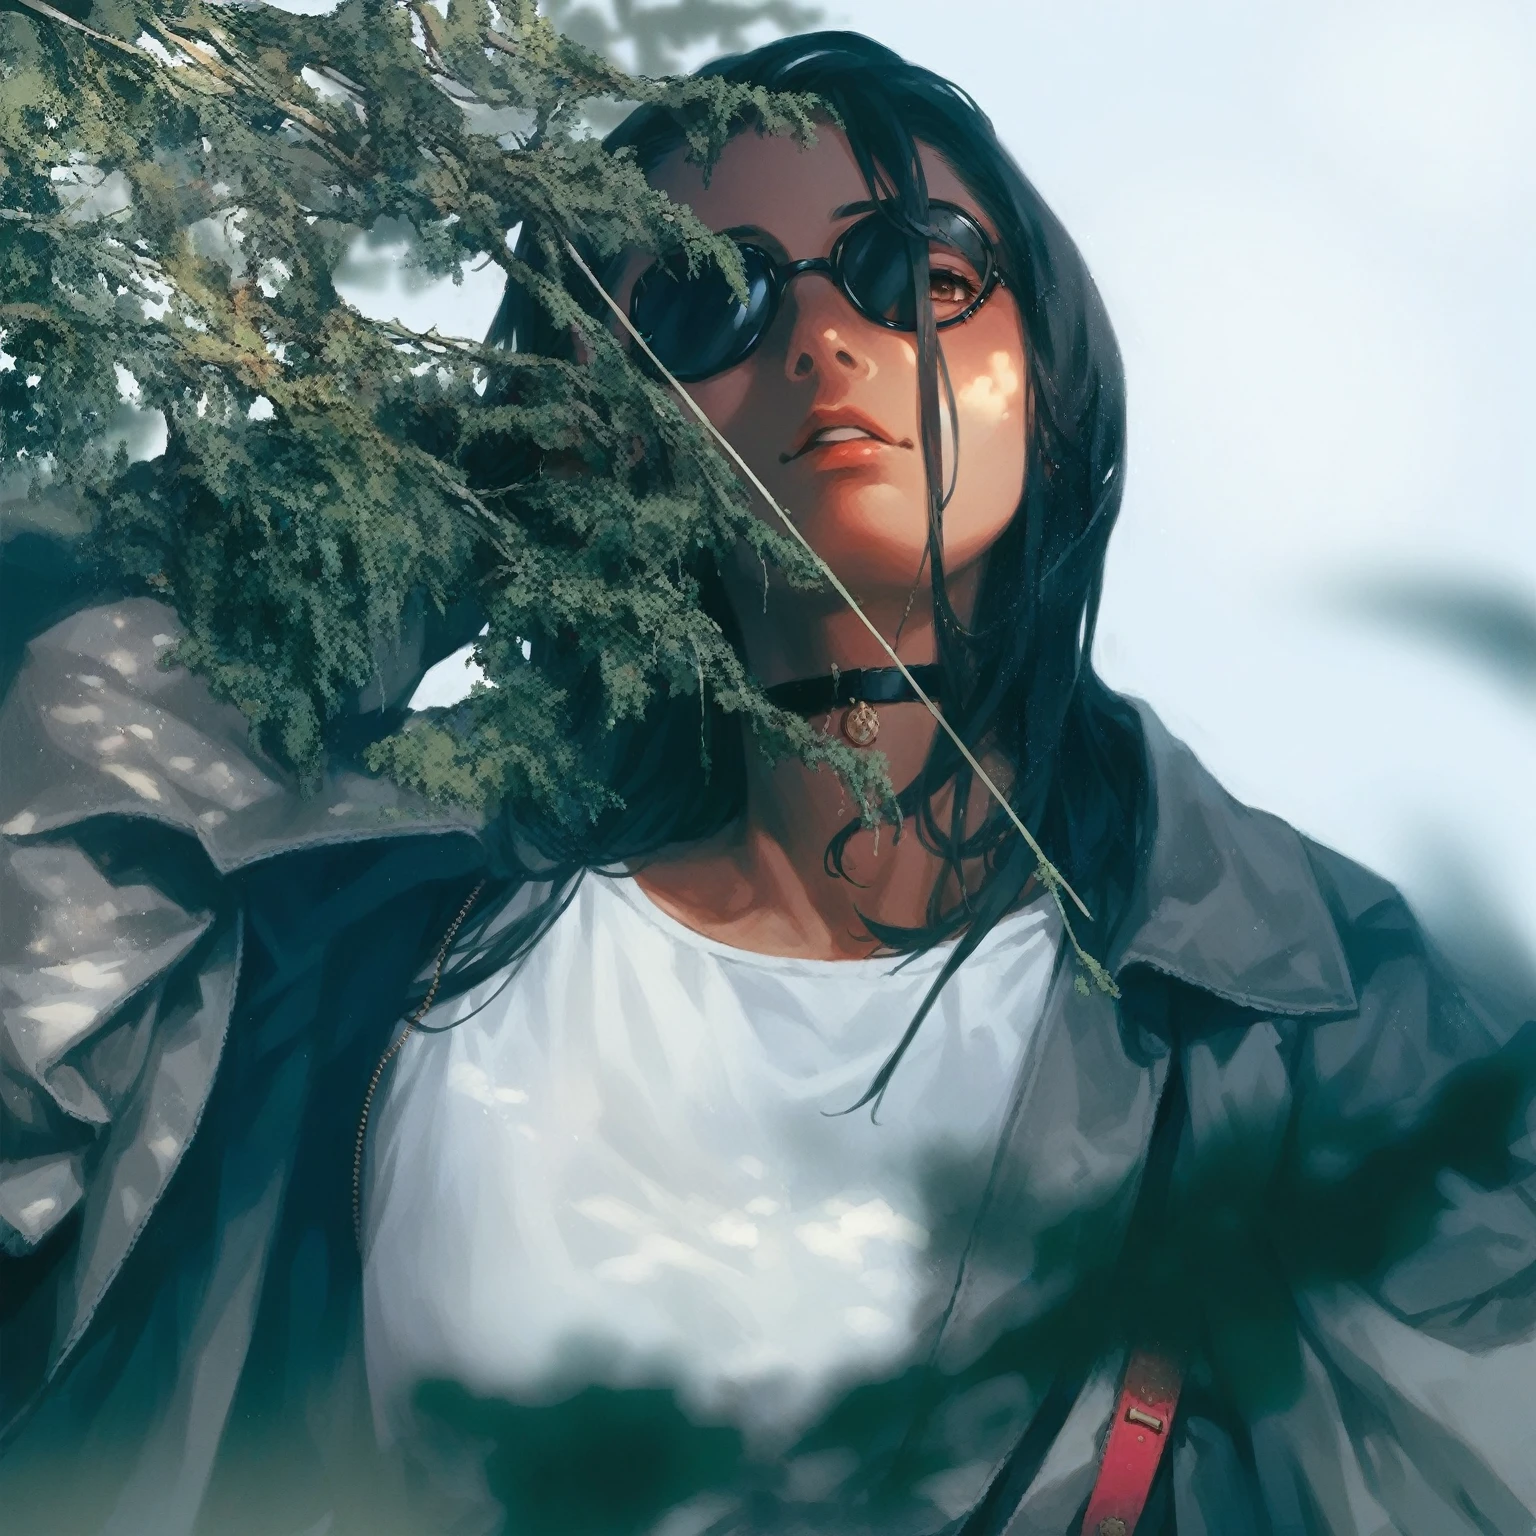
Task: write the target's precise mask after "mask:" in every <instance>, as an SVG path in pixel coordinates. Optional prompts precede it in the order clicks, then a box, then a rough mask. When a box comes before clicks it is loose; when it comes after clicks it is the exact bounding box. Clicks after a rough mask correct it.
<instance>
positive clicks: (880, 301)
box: [842, 215, 917, 331]
mask: <svg viewBox="0 0 1536 1536" xmlns="http://www.w3.org/2000/svg"><path fill="white" fill-rule="evenodd" d="M842 278H843V287H844V289H845V290H846V291H847V294H848V297H849V298H850V299H852V300H853V302H854V303H855V304H856V305H858V307H859V308H860V309H861V310H863V311H864V313H865V314H866V315H868V316H869V317H870V319H871V320H880V321H883V322H884V323H885V324H886V325H894V326H897V327H899V328H900V329H901V330H904V331H911V330H915V329H916V328H917V321H916V317H915V312H914V309H913V303H912V262H911V260H910V258H909V256H908V254H907V242H906V240H905V238H904V237H903V236H902V235H901V233H900V232H899V231H898V230H896V229H895V228H893V227H892V226H891V225H890V224H888V223H886V221H885V220H884V219H883V218H880V217H879V216H878V215H872V216H871V217H869V218H867V219H861V220H860V221H859V222H858V223H857V224H855V225H854V226H853V227H852V228H851V229H850V230H849V231H848V233H847V234H846V235H845V236H844V237H843V246H842Z"/></svg>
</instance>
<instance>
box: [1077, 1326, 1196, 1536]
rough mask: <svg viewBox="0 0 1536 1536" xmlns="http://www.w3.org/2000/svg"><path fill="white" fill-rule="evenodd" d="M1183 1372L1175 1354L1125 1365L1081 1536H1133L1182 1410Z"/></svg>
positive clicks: (1143, 1356)
mask: <svg viewBox="0 0 1536 1536" xmlns="http://www.w3.org/2000/svg"><path fill="white" fill-rule="evenodd" d="M1183 1383H1184V1367H1183V1366H1182V1365H1181V1364H1180V1362H1179V1360H1178V1358H1177V1357H1176V1356H1174V1355H1172V1354H1167V1353H1164V1352H1162V1351H1160V1350H1155V1349H1136V1350H1132V1351H1131V1358H1130V1359H1129V1360H1128V1361H1126V1365H1125V1379H1124V1380H1123V1381H1122V1382H1121V1384H1120V1400H1119V1401H1118V1402H1117V1403H1116V1404H1115V1416H1114V1418H1113V1419H1112V1420H1111V1421H1110V1426H1109V1438H1108V1439H1107V1440H1106V1441H1105V1442H1104V1455H1103V1458H1102V1459H1101V1460H1100V1462H1099V1478H1098V1481H1097V1482H1096V1483H1095V1484H1094V1485H1093V1493H1092V1495H1091V1496H1090V1498H1089V1500H1088V1513H1087V1515H1085V1516H1084V1518H1083V1536H1132V1532H1134V1531H1135V1529H1136V1522H1137V1521H1138V1520H1139V1519H1141V1512H1142V1510H1144V1509H1145V1508H1146V1507H1147V1498H1148V1496H1149V1495H1150V1494H1151V1492H1152V1479H1153V1478H1154V1477H1155V1476H1156V1475H1157V1464H1158V1463H1159V1462H1160V1461H1161V1460H1162V1459H1163V1447H1164V1446H1165V1445H1167V1443H1168V1434H1169V1430H1170V1429H1171V1428H1172V1427H1173V1413H1174V1409H1176V1408H1177V1407H1178V1405H1179V1388H1180V1387H1181V1386H1182V1385H1183Z"/></svg>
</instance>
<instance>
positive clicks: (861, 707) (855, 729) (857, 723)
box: [843, 699, 880, 747]
mask: <svg viewBox="0 0 1536 1536" xmlns="http://www.w3.org/2000/svg"><path fill="white" fill-rule="evenodd" d="M879 734H880V716H879V715H877V714H876V713H875V706H874V705H873V704H870V703H868V702H866V701H865V700H863V699H860V700H859V702H858V703H857V704H855V705H854V706H853V708H852V709H850V710H849V711H848V713H847V714H846V715H844V716H843V735H844V736H846V737H847V738H848V740H849V741H851V742H852V743H853V744H854V746H856V747H867V746H868V745H869V744H870V743H871V742H872V741H873V740H874V739H875V737H876V736H878V735H879Z"/></svg>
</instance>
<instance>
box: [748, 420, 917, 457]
mask: <svg viewBox="0 0 1536 1536" xmlns="http://www.w3.org/2000/svg"><path fill="white" fill-rule="evenodd" d="M854 442H876V443H884V444H885V445H886V446H887V447H890V446H893V443H892V439H891V436H890V434H889V433H888V432H886V431H885V429H884V428H883V427H881V425H880V424H879V422H877V421H875V420H874V419H873V417H870V416H866V415H865V414H864V412H863V411H860V410H854V409H850V408H847V407H838V408H836V409H832V410H816V411H812V412H811V414H810V415H809V416H807V417H806V420H805V430H804V432H803V433H802V434H801V437H800V440H799V442H798V443H796V445H795V447H794V450H793V451H792V452H790V453H782V454H780V455H779V462H780V463H781V464H788V463H789V462H790V461H791V460H792V459H798V458H800V457H801V456H802V455H804V454H807V453H810V452H812V451H813V450H814V449H817V448H829V447H831V446H832V445H833V444H834V443H854ZM901 446H902V447H903V448H910V447H911V446H912V444H911V443H910V442H908V441H903V442H902V444H901Z"/></svg>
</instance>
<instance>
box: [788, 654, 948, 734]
mask: <svg viewBox="0 0 1536 1536" xmlns="http://www.w3.org/2000/svg"><path fill="white" fill-rule="evenodd" d="M907 671H908V672H910V673H911V674H912V676H913V678H914V679H915V680H916V682H917V685H918V687H919V688H921V689H922V690H923V692H924V693H926V694H927V695H928V697H929V698H930V699H932V698H936V697H937V695H938V692H939V687H940V680H941V678H942V677H943V668H942V667H940V666H939V665H938V663H937V662H928V663H925V664H924V665H923V666H919V667H908V668H907ZM763 691H764V692H765V693H766V694H767V695H768V702H769V703H770V704H774V705H776V706H777V707H778V708H780V709H783V710H787V711H788V712H789V713H790V714H792V715H819V714H823V713H830V712H831V711H832V710H834V709H842V710H845V711H846V713H845V714H844V715H843V721H842V729H843V735H844V736H846V737H847V738H848V740H849V741H851V742H852V743H853V744H854V746H856V747H867V746H869V745H870V744H871V743H872V742H873V741H874V739H875V737H876V736H878V735H879V734H880V716H879V715H878V714H876V713H875V709H874V706H875V705H876V704H910V703H915V702H916V701H917V693H916V691H915V690H914V689H913V687H912V684H911V683H909V682H908V681H907V679H906V677H905V676H904V675H903V673H902V671H901V668H900V667H853V668H851V669H850V670H849V671H847V672H838V673H836V674H828V675H827V676H826V677H807V678H801V679H799V680H797V681H796V682H793V683H777V684H775V685H774V686H773V687H772V688H766V689H764V690H763Z"/></svg>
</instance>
